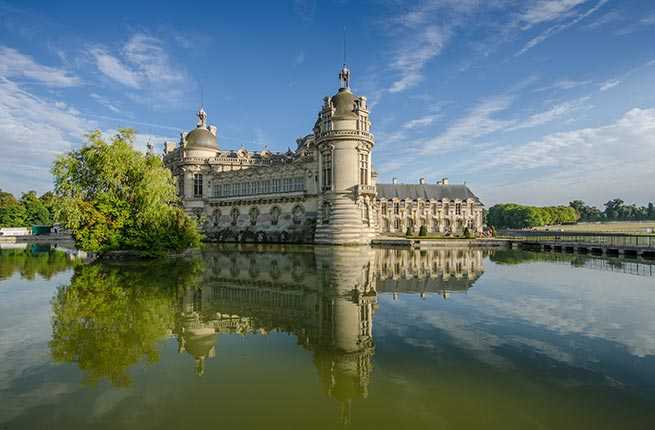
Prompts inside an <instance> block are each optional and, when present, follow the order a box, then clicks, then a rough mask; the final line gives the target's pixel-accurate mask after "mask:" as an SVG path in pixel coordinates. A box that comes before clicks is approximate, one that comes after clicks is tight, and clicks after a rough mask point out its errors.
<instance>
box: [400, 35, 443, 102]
mask: <svg viewBox="0 0 655 430" xmlns="http://www.w3.org/2000/svg"><path fill="white" fill-rule="evenodd" d="M448 37H449V31H448V30H447V29H446V28H444V27H438V26H434V25H431V26H428V27H426V28H424V29H422V30H421V31H420V33H419V34H418V35H416V37H415V38H413V39H412V40H411V41H408V42H407V44H406V45H405V46H403V47H401V48H399V49H398V51H397V52H396V57H395V59H394V61H393V62H392V64H391V69H392V70H393V71H394V72H396V74H397V75H398V76H399V77H398V79H396V80H395V81H394V82H393V83H392V84H391V87H390V88H389V92H391V93H398V92H401V91H405V90H407V89H409V88H411V87H414V86H415V85H416V84H418V83H419V82H421V80H422V79H423V69H424V67H425V65H426V63H427V62H428V61H430V60H431V59H433V58H434V57H436V56H437V55H439V53H440V52H441V50H442V49H443V47H444V45H445V44H446V41H447V40H448Z"/></svg>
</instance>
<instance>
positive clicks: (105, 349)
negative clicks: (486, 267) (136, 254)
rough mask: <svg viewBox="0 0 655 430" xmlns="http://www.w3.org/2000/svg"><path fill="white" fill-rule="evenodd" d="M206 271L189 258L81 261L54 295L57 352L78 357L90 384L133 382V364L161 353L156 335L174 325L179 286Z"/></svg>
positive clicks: (68, 357)
mask: <svg viewBox="0 0 655 430" xmlns="http://www.w3.org/2000/svg"><path fill="white" fill-rule="evenodd" d="M201 271H202V266H201V265H199V263H198V261H188V260H180V261H176V262H170V261H169V262H166V261H164V262H142V263H136V264H127V265H126V264H122V265H120V266H118V265H105V264H93V265H89V266H80V267H78V268H77V269H76V271H75V274H74V275H73V278H72V279H71V282H70V284H69V285H65V286H62V287H59V289H58V291H57V295H56V296H55V297H54V299H53V303H52V306H53V323H52V340H51V341H50V350H51V353H52V356H53V358H54V359H55V360H56V361H60V362H70V363H76V364H77V365H78V366H79V368H80V369H81V370H82V371H83V372H84V373H85V382H87V383H89V384H95V383H96V382H98V381H100V380H102V379H104V378H106V379H108V380H109V381H111V383H112V384H114V385H117V386H126V385H128V384H129V383H130V377H129V375H128V373H127V369H128V368H129V366H131V365H133V364H135V363H137V362H138V361H140V360H142V359H145V360H146V361H147V362H156V361H157V360H158V358H159V353H158V347H157V341H158V340H160V339H162V338H163V337H164V336H166V334H167V333H168V332H169V330H170V328H171V327H172V326H173V321H174V312H175V289H174V288H175V286H176V285H189V286H193V285H194V283H196V282H198V277H197V275H198V274H199V273H201Z"/></svg>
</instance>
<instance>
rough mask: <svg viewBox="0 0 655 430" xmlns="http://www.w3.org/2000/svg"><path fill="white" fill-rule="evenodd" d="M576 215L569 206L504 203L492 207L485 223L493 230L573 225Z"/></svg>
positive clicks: (576, 218)
mask: <svg viewBox="0 0 655 430" xmlns="http://www.w3.org/2000/svg"><path fill="white" fill-rule="evenodd" d="M578 218H579V216H578V213H577V212H576V211H575V209H574V208H572V207H569V206H549V207H536V206H524V205H517V204H515V203H504V204H498V205H495V206H492V207H491V208H489V212H488V213H487V223H488V224H489V225H492V226H493V227H494V228H529V227H540V226H542V225H550V224H563V223H573V222H576V221H577V220H578Z"/></svg>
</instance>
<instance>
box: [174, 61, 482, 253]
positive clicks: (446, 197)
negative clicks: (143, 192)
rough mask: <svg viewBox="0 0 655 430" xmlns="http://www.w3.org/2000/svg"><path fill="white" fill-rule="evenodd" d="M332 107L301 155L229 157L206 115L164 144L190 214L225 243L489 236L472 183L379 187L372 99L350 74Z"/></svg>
mask: <svg viewBox="0 0 655 430" xmlns="http://www.w3.org/2000/svg"><path fill="white" fill-rule="evenodd" d="M339 81H340V85H339V87H340V88H339V90H338V91H337V93H336V94H335V95H333V96H331V97H325V98H324V99H323V106H322V108H321V110H320V112H319V113H318V118H317V120H316V123H315V124H314V128H313V130H312V133H311V134H308V135H306V136H305V137H303V138H300V139H297V141H296V144H297V146H296V149H295V151H292V150H289V151H287V152H286V153H273V152H270V151H268V150H267V149H264V150H261V151H258V152H251V151H248V150H247V149H245V148H243V147H242V148H240V149H238V150H224V149H221V148H220V147H219V145H218V139H217V129H216V127H215V126H212V125H209V124H208V123H207V114H206V113H205V111H204V110H203V109H202V108H201V109H200V111H199V112H198V123H197V126H196V128H195V129H194V130H192V131H190V132H189V133H182V134H181V136H180V142H179V143H178V144H175V143H165V144H164V163H165V165H166V166H167V167H168V168H170V169H171V171H172V173H173V176H174V177H175V178H176V180H177V184H178V193H179V195H180V197H181V199H182V202H183V205H184V208H185V210H186V211H187V212H189V213H191V214H193V215H195V216H196V217H197V218H198V219H199V220H200V221H201V224H202V226H203V230H204V232H205V234H206V236H207V237H208V238H209V239H212V240H218V241H239V242H242V241H245V242H300V243H321V244H341V245H348V244H368V243H370V242H371V240H372V239H373V238H375V237H376V236H380V235H404V234H405V233H406V232H407V231H408V230H409V231H410V232H412V233H414V234H418V233H419V230H420V228H421V226H425V227H426V229H427V231H428V232H431V233H443V234H462V233H463V231H464V229H465V228H468V230H469V231H470V232H472V233H479V232H481V231H482V222H483V214H482V211H483V205H482V203H481V202H480V200H479V199H478V198H477V197H476V196H475V194H473V193H472V192H471V191H470V190H469V189H468V187H466V185H451V184H449V183H448V180H447V179H443V180H441V181H440V182H438V183H437V184H428V183H426V182H425V180H424V179H420V180H419V182H418V184H411V185H410V184H399V183H397V181H396V180H395V179H394V181H393V183H391V184H378V183H377V178H376V176H377V175H376V173H375V171H374V170H373V167H372V158H371V154H372V151H373V147H374V144H375V141H374V138H373V134H372V133H371V121H370V118H369V111H368V105H367V100H366V97H363V96H357V95H355V94H353V92H352V91H351V89H350V71H349V70H348V68H347V67H346V66H345V65H344V67H343V68H342V69H341V72H340V73H339Z"/></svg>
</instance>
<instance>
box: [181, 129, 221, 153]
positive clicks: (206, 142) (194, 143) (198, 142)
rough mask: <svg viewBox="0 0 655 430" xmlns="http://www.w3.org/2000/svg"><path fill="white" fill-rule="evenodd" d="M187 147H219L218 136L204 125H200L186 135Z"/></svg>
mask: <svg viewBox="0 0 655 430" xmlns="http://www.w3.org/2000/svg"><path fill="white" fill-rule="evenodd" d="M186 148H187V149H218V146H217V145H216V136H214V135H213V134H212V133H211V132H210V131H209V130H207V129H206V128H203V127H198V128H196V129H195V130H193V131H191V132H190V133H189V134H187V135H186Z"/></svg>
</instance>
